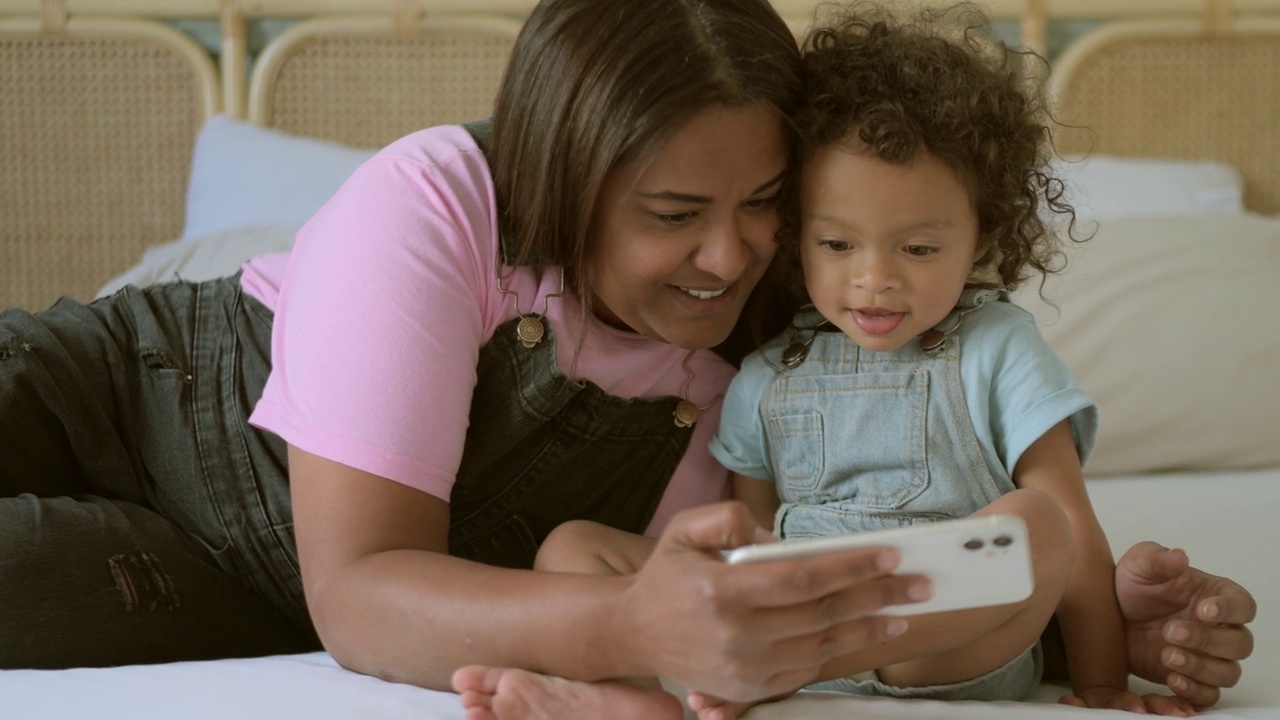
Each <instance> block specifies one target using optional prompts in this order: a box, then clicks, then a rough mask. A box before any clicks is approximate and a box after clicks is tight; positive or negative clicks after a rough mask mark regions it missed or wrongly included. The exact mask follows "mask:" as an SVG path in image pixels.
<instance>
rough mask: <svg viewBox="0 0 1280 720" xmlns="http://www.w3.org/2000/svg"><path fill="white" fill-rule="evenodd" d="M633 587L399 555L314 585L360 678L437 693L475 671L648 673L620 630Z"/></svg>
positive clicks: (328, 639)
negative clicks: (622, 604) (622, 606)
mask: <svg viewBox="0 0 1280 720" xmlns="http://www.w3.org/2000/svg"><path fill="white" fill-rule="evenodd" d="M626 583H627V580H626V579H625V578H610V577H601V576H588V575H570V574H562V573H543V572H533V571H527V570H511V569H506V568H497V567H491V566H487V565H482V564H479V563H475V562H471V561H467V560H462V559H459V558H454V557H449V556H447V555H441V554H439V553H434V552H428V551H421V550H390V551H386V552H381V553H377V554H374V555H370V556H368V557H366V558H363V559H361V560H359V561H357V562H355V563H353V564H352V565H351V566H349V568H348V571H347V572H346V573H343V574H342V575H341V576H338V577H335V578H334V580H333V581H331V582H328V583H323V584H319V585H317V586H315V587H314V588H313V589H314V590H315V592H314V593H313V596H312V597H309V598H308V604H309V605H310V607H311V608H312V616H313V619H314V621H315V624H316V629H317V630H318V631H319V633H320V636H321V638H322V640H323V641H324V644H325V647H326V648H327V649H328V650H329V652H330V653H331V654H332V655H333V656H334V658H335V659H336V660H337V661H338V662H339V663H340V664H341V665H343V666H344V667H347V668H349V669H351V670H355V671H358V672H361V673H366V674H369V675H374V676H377V677H381V678H385V679H388V680H393V681H397V682H407V683H412V684H415V685H421V686H423V687H429V688H435V689H447V688H448V687H449V676H450V674H451V673H452V672H453V670H454V669H456V668H458V667H460V666H463V665H467V664H485V665H497V666H503V667H520V668H526V669H530V670H536V671H539V672H544V673H548V674H552V675H558V676H563V677H570V678H575V679H581V680H598V679H603V678H610V677H624V676H632V675H639V674H643V673H645V672H646V671H647V670H648V669H647V668H645V667H644V666H643V664H642V663H640V662H638V660H639V658H638V657H637V655H636V654H635V652H634V649H633V648H630V647H629V646H628V638H627V637H626V636H619V633H618V632H617V629H618V627H619V623H618V622H617V620H618V618H619V617H620V616H621V615H622V614H620V613H618V612H617V607H618V602H619V598H620V596H621V595H622V593H623V592H624V590H625V585H626Z"/></svg>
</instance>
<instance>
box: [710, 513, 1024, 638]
mask: <svg viewBox="0 0 1280 720" xmlns="http://www.w3.org/2000/svg"><path fill="white" fill-rule="evenodd" d="M872 546H880V547H894V548H897V550H898V552H899V554H900V555H901V557H902V562H901V563H900V564H899V565H898V569H897V570H896V571H895V572H896V573H897V574H900V575H902V574H911V575H924V576H927V577H928V578H929V579H930V580H932V581H933V597H932V598H930V599H929V600H926V601H924V602H921V603H912V604H909V605H890V606H888V607H885V608H884V609H883V610H881V611H880V613H879V614H881V615H918V614H921V613H931V612H939V611H942V610H958V609H961V608H973V607H982V606H985V605H1003V604H1005V603H1011V602H1018V601H1020V600H1025V599H1026V598H1027V597H1028V596H1030V595H1031V591H1032V589H1033V588H1034V586H1035V577H1034V575H1033V574H1032V570H1031V546H1030V543H1029V542H1028V540H1027V524H1026V523H1025V522H1023V520H1022V518H1020V517H1018V516H1017V515H1000V514H996V515H983V516H981V517H973V518H963V519H960V520H944V521H940V522H934V523H927V524H922V525H913V526H910V527H903V528H894V529H891V530H879V531H875V532H865V533H857V534H854V535H840V536H837V537H828V538H816V539H812V540H795V541H791V542H779V543H764V544H760V545H746V546H743V547H740V548H737V549H736V550H731V551H729V552H728V553H727V554H726V555H725V559H726V560H727V561H728V562H730V563H750V562H764V561H767V560H779V559H783V558H795V557H805V556H809V555H814V554H821V553H828V552H835V551H839V550H847V549H850V548H861V547H872Z"/></svg>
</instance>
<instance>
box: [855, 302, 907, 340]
mask: <svg viewBox="0 0 1280 720" xmlns="http://www.w3.org/2000/svg"><path fill="white" fill-rule="evenodd" d="M905 317H906V313H900V312H893V311H891V310H885V309H884V308H856V309H855V310H854V311H853V322H854V324H856V325H857V326H858V328H859V329H861V330H862V331H863V332H865V333H867V334H868V335H888V334H889V333H891V332H893V331H894V330H897V329H898V326H899V325H901V324H902V319H903V318H905Z"/></svg>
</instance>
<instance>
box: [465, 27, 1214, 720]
mask: <svg viewBox="0 0 1280 720" xmlns="http://www.w3.org/2000/svg"><path fill="white" fill-rule="evenodd" d="M975 17H976V18H977V19H979V20H982V18H981V17H980V13H979V11H977V10H976V9H974V8H972V7H971V6H960V7H958V8H953V9H952V10H950V11H945V12H942V13H940V14H938V15H932V14H925V15H922V16H921V17H919V18H913V19H912V20H911V21H910V22H901V21H899V20H896V19H894V18H893V17H891V16H890V15H889V14H888V13H887V12H885V11H884V10H881V9H878V8H873V7H866V6H861V5H860V6H857V7H856V8H854V9H853V10H852V11H851V12H850V13H849V14H848V15H846V16H844V17H843V18H841V19H839V20H838V21H837V22H835V23H833V24H830V25H829V26H827V27H825V28H824V29H821V30H819V31H817V32H816V33H815V34H814V35H812V36H811V37H810V38H809V40H808V44H807V46H806V53H805V55H806V63H807V65H808V68H807V70H808V73H809V82H810V87H809V88H808V91H807V95H808V105H807V107H806V108H805V111H804V112H803V113H802V114H801V116H800V117H799V125H800V128H801V131H802V133H803V134H804V137H805V138H806V140H807V146H808V152H807V156H806V159H805V162H804V165H803V168H802V171H801V184H800V222H799V228H800V229H799V232H798V237H797V242H795V243H789V242H788V243H784V246H783V248H782V249H781V250H780V252H779V260H780V261H783V262H785V261H786V260H787V257H786V256H787V254H788V253H789V254H790V255H791V259H792V262H793V264H798V265H799V267H800V269H802V270H803V275H804V282H805V289H806V291H807V295H808V299H809V300H810V302H811V303H812V307H811V308H809V309H806V310H802V311H801V312H800V314H799V315H797V317H796V318H795V320H794V322H793V326H792V328H791V330H790V331H789V332H786V333H784V334H783V335H781V336H780V337H778V338H776V339H774V340H773V341H771V342H769V343H767V344H766V345H765V346H764V347H763V348H761V349H760V350H759V351H757V352H756V353H754V354H752V355H751V356H749V357H748V358H747V359H746V360H745V361H744V363H743V367H742V370H741V372H740V373H739V375H738V376H737V377H736V378H735V379H734V381H733V383H732V385H731V386H730V388H729V391H728V395H727V397H726V398H725V404H724V409H723V412H722V416H721V425H720V429H719V431H718V434H717V436H716V439H715V440H714V441H713V442H712V452H713V454H715V455H716V457H717V458H718V459H719V460H720V461H721V462H722V463H724V464H725V465H726V466H727V467H728V468H729V469H730V470H732V471H733V472H734V487H735V493H736V496H737V498H738V499H740V500H742V501H744V502H745V503H746V504H747V505H748V507H749V508H750V509H751V511H752V513H753V514H754V515H756V517H757V518H758V520H759V521H760V522H761V523H762V524H764V525H766V527H768V526H772V527H773V528H774V531H775V534H776V535H778V537H780V538H781V539H783V540H784V541H786V540H793V539H801V538H810V537H819V536H827V535H837V534H846V533H852V532H861V531H865V530H873V529H880V528H888V527H897V526H901V525H908V524H913V523H919V522H932V521H937V520H943V519H948V518H959V517H965V516H969V515H982V514H987V513H997V512H998V513H1012V514H1016V515H1019V516H1021V517H1022V518H1023V519H1024V520H1026V522H1027V525H1028V527H1029V528H1030V530H1031V545H1032V554H1033V565H1034V568H1035V578H1036V585H1035V591H1034V592H1033V594H1032V596H1031V597H1030V598H1028V599H1027V600H1025V601H1023V602H1020V603H1015V604H1010V605H1002V606H997V607H986V608H978V609H970V610H962V611H955V612H947V613H936V614H932V615H921V616H917V617H913V618H911V620H910V623H909V624H910V629H909V630H907V631H906V633H905V634H903V635H901V636H900V637H897V638H894V639H893V640H891V641H889V642H886V643H883V644H880V645H874V646H871V647H869V648H866V649H864V650H861V651H857V652H854V653H851V654H848V655H843V656H840V657H837V658H834V659H832V660H831V661H830V662H828V663H827V664H826V665H825V666H824V667H823V674H822V679H823V680H824V682H821V683H819V684H817V685H815V686H811V687H814V688H816V689H826V690H836V691H841V692H847V693H852V694H860V695H890V696H895V697H920V698H933V699H953V700H960V699H968V700H1018V699H1023V698H1025V697H1026V696H1027V695H1028V694H1029V693H1030V692H1031V691H1032V690H1033V689H1034V688H1035V687H1036V686H1037V684H1038V683H1039V681H1040V679H1041V674H1042V657H1041V650H1040V646H1039V638H1040V636H1041V634H1042V632H1043V631H1044V630H1045V627H1046V626H1047V624H1048V623H1049V622H1050V620H1051V619H1052V618H1053V617H1054V616H1055V614H1056V616H1057V618H1058V621H1059V623H1060V625H1061V628H1062V632H1063V638H1064V642H1065V647H1066V654H1067V661H1068V666H1069V669H1070V677H1071V680H1072V691H1073V694H1072V695H1070V696H1068V697H1066V698H1064V700H1063V701H1064V702H1066V703H1068V704H1073V705H1079V706H1087V707H1097V708H1118V709H1125V710H1131V711H1134V712H1144V711H1146V710H1148V709H1150V710H1152V711H1153V712H1162V713H1169V714H1176V715H1189V714H1191V713H1192V708H1191V706H1190V705H1189V704H1187V703H1186V702H1184V701H1181V700H1180V699H1177V698H1174V699H1169V698H1164V697H1155V696H1152V697H1150V698H1148V699H1147V702H1144V698H1142V697H1139V696H1137V695H1136V694H1134V693H1131V692H1129V690H1128V674H1129V673H1128V667H1127V665H1126V660H1125V658H1126V647H1125V636H1124V631H1123V626H1122V622H1121V617H1120V613H1119V610H1118V608H1117V605H1116V600H1115V588H1114V570H1115V567H1114V562H1113V559H1112V556H1111V553H1110V550H1109V546H1108V544H1107V540H1106V538H1105V536H1104V535H1103V531H1102V528H1101V527H1100V525H1099V523H1098V521H1097V519H1096V518H1095V516H1094V512H1093V509H1092V507H1091V506H1090V503H1089V500H1088V496H1087V494H1086V491H1085V485H1084V480H1083V475H1082V470H1081V466H1082V464H1083V462H1084V461H1085V459H1087V457H1088V454H1089V451H1090V449H1091V448H1092V446H1093V442H1094V436H1095V432H1096V422H1097V416H1096V408H1095V406H1094V404H1093V403H1092V401H1091V400H1090V399H1089V398H1088V397H1087V396H1085V394H1084V393H1083V392H1082V391H1081V390H1080V389H1079V388H1078V387H1077V386H1076V385H1075V383H1074V382H1073V380H1072V379H1071V377H1070V374H1069V373H1068V371H1067V369H1066V368H1065V366H1064V365H1063V364H1062V362H1061V361H1060V360H1059V359H1058V358H1057V356H1056V355H1055V354H1054V353H1053V351H1052V350H1051V349H1050V348H1049V347H1048V345H1047V344H1046V343H1045V342H1044V340H1043V339H1042V338H1041V336H1040V334H1039V333H1038V331H1037V330H1036V328H1035V324H1034V321H1033V320H1032V318H1031V316H1030V315H1029V314H1028V313H1026V312H1024V311H1022V310H1021V309H1019V308H1017V307H1015V306H1014V305H1012V304H1010V303H1009V302H1008V301H1007V298H1006V293H1007V291H1009V290H1011V289H1013V288H1014V287H1015V286H1017V285H1019V284H1020V283H1022V282H1024V281H1025V280H1027V279H1029V277H1030V276H1031V275H1033V274H1041V275H1043V274H1047V273H1049V272H1053V271H1054V270H1055V269H1056V266H1055V261H1056V260H1057V258H1058V257H1059V255H1058V252H1057V242H1058V241H1057V239H1056V238H1055V236H1054V235H1053V234H1052V233H1051V232H1050V229H1049V228H1048V227H1047V226H1046V224H1045V222H1044V220H1043V219H1042V214H1045V213H1046V212H1048V213H1054V214H1058V215H1065V216H1069V217H1073V213H1072V210H1071V209H1070V208H1069V207H1068V206H1066V205H1065V204H1064V203H1062V202H1061V201H1060V197H1061V192H1062V184H1061V182H1059V181H1057V180H1055V179H1053V178H1050V177H1049V176H1047V175H1046V174H1045V171H1044V168H1045V167H1046V162H1047V159H1048V158H1047V145H1048V143H1047V140H1048V129H1047V128H1046V126H1045V124H1044V120H1043V118H1042V116H1041V111H1040V108H1039V107H1038V106H1037V105H1036V104H1035V102H1033V98H1034V95H1033V94H1032V93H1028V92H1027V91H1026V90H1027V86H1026V85H1024V76H1023V74H1022V73H1021V72H1020V71H1019V69H1018V67H1017V65H1016V62H1015V61H1016V60H1017V59H1018V55H1017V54H1016V53H1013V52H1011V51H1009V50H1008V49H1007V48H1004V47H1003V46H1000V47H998V48H994V49H993V48H991V47H988V45H987V44H984V43H982V42H980V41H979V39H978V37H977V34H976V33H975V29H977V26H976V25H974V24H972V23H962V24H964V27H966V28H967V29H964V30H963V32H960V31H956V32H951V31H950V30H948V29H947V28H954V27H955V26H956V23H955V21H956V20H961V21H965V20H970V19H973V18H975ZM796 261H798V263H796ZM561 530H562V532H561V531H557V533H556V534H553V536H552V537H551V538H549V539H548V541H547V543H546V544H545V545H544V546H543V549H542V550H541V551H540V553H539V567H541V568H543V569H548V570H561V571H575V572H613V573H620V574H626V573H631V572H635V570H636V569H637V568H638V567H640V565H641V564H643V562H644V560H645V558H646V557H647V554H648V552H649V550H650V549H651V548H652V544H651V541H649V540H647V539H645V538H637V537H635V536H626V535H623V534H621V533H618V532H616V531H611V530H609V529H608V528H603V527H600V526H595V525H590V524H586V523H575V524H571V525H566V526H564V527H563V528H562V529H561ZM587 548H590V551H589V552H584V550H586V549H587ZM615 689H616V690H617V691H618V695H617V696H616V698H614V699H615V700H616V701H617V702H618V703H619V705H625V704H627V703H630V702H632V696H630V695H628V694H627V693H642V692H643V690H641V689H639V688H633V687H623V686H616V687H615ZM553 690H556V689H555V688H553ZM565 690H566V689H565V688H559V689H558V690H557V692H555V693H551V694H557V701H559V700H562V699H563V697H564V695H566V694H568V693H566V692H565ZM491 699H492V698H486V699H485V702H488V701H489V700H491ZM597 699H598V698H597ZM464 704H467V701H466V698H465V697H464ZM689 704H690V706H691V707H692V708H693V709H694V710H697V711H698V715H699V718H700V719H701V720H721V719H724V718H732V717H737V716H738V715H739V714H740V713H742V712H743V711H745V710H746V708H747V707H749V706H748V705H742V704H730V703H722V702H720V701H718V700H716V699H714V698H710V697H707V696H704V695H701V694H699V693H696V692H695V693H692V694H691V695H690V699H689ZM473 706H474V705H473ZM562 707H564V706H562ZM615 707H617V706H615ZM497 715H499V716H501V715H502V713H497ZM677 717H678V716H677Z"/></svg>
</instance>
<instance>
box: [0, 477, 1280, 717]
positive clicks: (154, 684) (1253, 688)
mask: <svg viewBox="0 0 1280 720" xmlns="http://www.w3.org/2000/svg"><path fill="white" fill-rule="evenodd" d="M1090 492H1091V494H1092V496H1093V498H1094V503H1095V505H1096V506H1097V509H1098V513H1099V516H1100V517H1101V519H1102V522H1103V525H1104V527H1105V528H1106V530H1107V533H1108V536H1109V537H1110V539H1111V542H1112V545H1113V546H1114V547H1115V548H1117V549H1123V548H1127V547H1128V546H1129V545H1131V544H1132V543H1133V542H1135V541H1137V540H1141V539H1153V540H1157V541H1160V542H1162V543H1165V544H1168V545H1178V546H1180V547H1183V548H1185V549H1186V550H1187V552H1188V553H1189V554H1190V556H1191V559H1192V562H1194V563H1196V564H1198V565H1200V566H1201V567H1206V568H1211V569H1213V570H1214V571H1217V572H1222V573H1225V574H1227V575H1229V576H1231V577H1233V578H1236V579H1238V580H1239V581H1241V582H1242V583H1244V584H1245V585H1246V586H1247V587H1249V588H1250V590H1252V591H1253V593H1254V596H1255V597H1256V598H1257V601H1258V605H1259V608H1260V612H1259V618H1258V620H1257V621H1256V622H1255V623H1254V624H1253V626H1252V628H1253V631H1254V635H1255V638H1256V640H1257V649H1256V650H1255V652H1254V655H1253V657H1252V658H1251V659H1250V660H1249V661H1248V662H1247V663H1246V664H1245V672H1244V678H1243V680H1242V681H1241V683H1240V685H1239V686H1238V687H1236V688H1234V689H1233V690H1230V691H1228V692H1227V694H1226V695H1225V697H1224V699H1223V702H1222V703H1220V704H1219V706H1218V707H1216V708H1214V709H1213V710H1210V711H1207V712H1205V713H1203V714H1202V715H1201V717H1208V718H1274V719H1276V720H1280V683H1278V682H1277V681H1276V678H1277V677H1278V676H1280V623H1278V621H1277V619H1276V617H1275V616H1274V615H1273V614H1272V612H1271V610H1272V608H1275V607H1277V605H1278V604H1280V573H1277V572H1276V567H1277V563H1276V561H1275V554H1276V553H1277V552H1278V549H1280V530H1278V529H1277V528H1278V527H1280V518H1277V517H1276V515H1277V510H1280V468H1273V469H1269V470H1261V471H1251V472H1238V473H1212V474H1173V475H1163V476H1151V477H1114V478H1099V479H1094V480H1091V481H1090ZM1149 687H1151V686H1148V685H1146V684H1142V683H1140V684H1139V689H1142V688H1149ZM1063 692H1064V689H1063V688H1059V687H1055V686H1051V685H1042V686H1041V687H1040V689H1039V691H1038V692H1037V694H1036V696H1035V698H1034V702H1031V703H939V702H929V701H902V700H891V699H880V698H876V699H854V698H846V697H839V696H835V695H830V694H826V693H802V694H800V695H798V696H796V697H794V698H791V699H789V700H786V701H784V702H781V703H776V704H773V705H768V706H761V707H759V708H756V709H755V710H753V711H752V712H751V713H750V714H748V716H747V717H748V719H749V720H778V719H782V718H786V719H787V720H835V719H836V718H840V719H841V720H845V719H847V718H854V717H856V718H858V719H859V720H895V719H899V718H906V719H918V718H954V719H956V720H966V719H969V718H972V719H974V720H978V719H983V720H1002V719H1005V718H1008V719H1009V720H1015V719H1018V720H1021V719H1024V718H1025V719H1028V720H1039V719H1041V718H1044V719H1051V720H1079V718H1081V717H1086V715H1083V714H1082V711H1078V710H1075V709H1073V708H1067V707H1065V706H1060V705H1056V704H1054V701H1055V700H1056V699H1057V697H1058V696H1060V695H1061V694H1062V693H1063ZM1087 716H1090V717H1117V718H1118V717H1124V716H1125V714H1123V713H1119V712H1111V711H1092V712H1090V713H1089V714H1088V715H1087ZM0 717H2V718H21V719H23V720H26V719H29V718H30V719H43V718H57V719H59V720H61V719H63V718H68V719H69V718H97V719H101V720H146V719H149V718H191V719H193V720H203V719H205V718H208V719H209V720H213V719H214V718H218V719H224V718H232V719H234V720H259V719H262V720H279V718H294V717H297V718H312V719H316V720H322V719H326V718H361V719H369V720H382V719H392V718H406V719H407V718H413V719H414V720H454V719H456V720H463V718H464V715H463V713H462V712H461V711H460V709H459V708H458V705H457V698H456V697H455V696H454V695H452V694H449V693H443V692H434V691H430V690H423V689H421V688H415V687H411V686H407V685H398V684H393V683H387V682H382V681H380V680H376V679H374V678H370V677H366V676H362V675H358V674H356V673H352V672H347V671H345V670H342V669H341V668H339V667H338V666H337V665H336V664H335V663H334V662H333V661H332V659H330V658H329V657H328V656H327V655H325V654H324V653H312V654H307V655H294V656H277V657H268V658H258V659H251V660H223V661H216V662H199V663H174V664H168V665H153V666H134V667H124V668H106V669H85V670H65V671H25V670H10V671H3V672H0Z"/></svg>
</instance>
